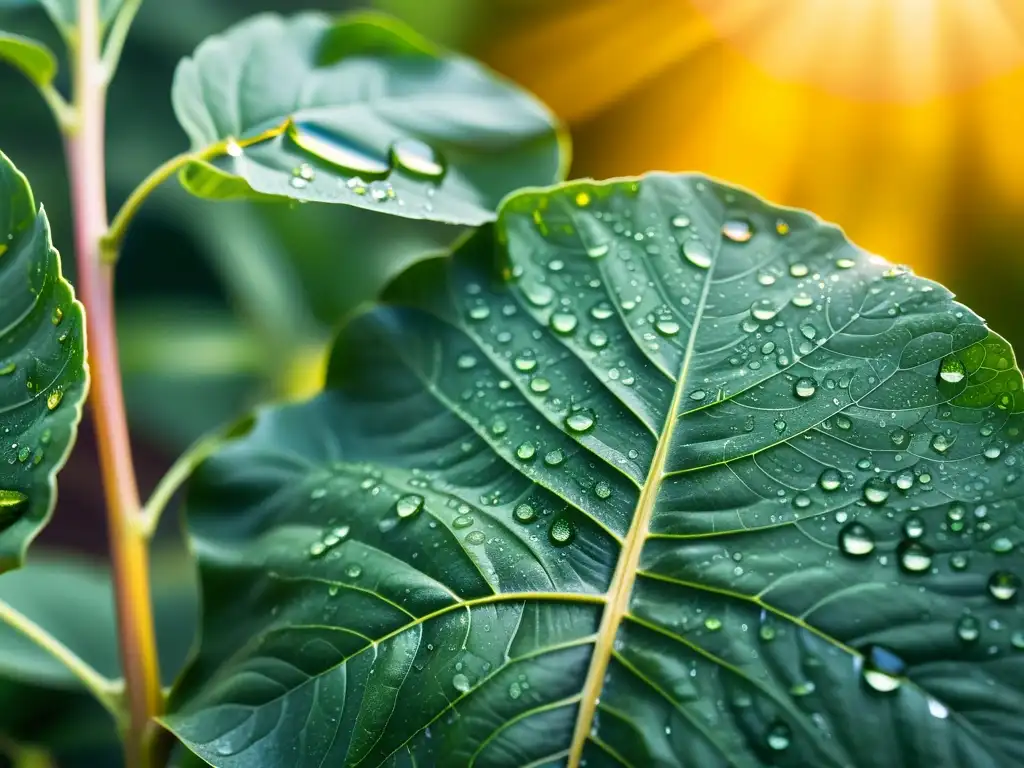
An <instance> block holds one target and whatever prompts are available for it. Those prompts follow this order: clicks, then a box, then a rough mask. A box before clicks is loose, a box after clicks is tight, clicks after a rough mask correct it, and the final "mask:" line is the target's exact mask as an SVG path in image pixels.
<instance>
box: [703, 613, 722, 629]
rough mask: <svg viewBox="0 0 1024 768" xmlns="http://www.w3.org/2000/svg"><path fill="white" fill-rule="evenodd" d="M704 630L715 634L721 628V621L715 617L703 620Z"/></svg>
mask: <svg viewBox="0 0 1024 768" xmlns="http://www.w3.org/2000/svg"><path fill="white" fill-rule="evenodd" d="M704 628H705V629H707V630H709V631H711V632H717V631H718V630H720V629H721V628H722V620H721V619H720V618H718V617H717V616H708V617H707V618H706V619H704Z"/></svg>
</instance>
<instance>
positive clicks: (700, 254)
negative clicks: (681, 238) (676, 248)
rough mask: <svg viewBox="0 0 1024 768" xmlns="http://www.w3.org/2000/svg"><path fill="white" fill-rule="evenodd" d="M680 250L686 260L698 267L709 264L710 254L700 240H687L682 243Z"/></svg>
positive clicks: (704, 267) (705, 267)
mask: <svg viewBox="0 0 1024 768" xmlns="http://www.w3.org/2000/svg"><path fill="white" fill-rule="evenodd" d="M682 251H683V256H685V257H686V260H687V261H688V262H690V263H691V264H693V266H695V267H697V268H698V269H707V268H708V267H710V266H711V254H710V253H708V249H707V248H705V247H704V244H703V243H702V242H701V241H700V240H687V241H686V242H685V243H683V247H682Z"/></svg>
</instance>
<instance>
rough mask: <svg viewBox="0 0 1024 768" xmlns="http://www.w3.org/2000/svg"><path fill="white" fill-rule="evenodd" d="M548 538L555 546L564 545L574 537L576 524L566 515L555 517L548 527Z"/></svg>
mask: <svg viewBox="0 0 1024 768" xmlns="http://www.w3.org/2000/svg"><path fill="white" fill-rule="evenodd" d="M548 538H549V539H550V540H551V543H552V544H554V545H555V546H556V547H564V546H567V545H569V544H571V543H572V541H573V539H575V538H576V526H575V525H574V524H573V523H572V521H571V520H569V518H567V517H556V518H555V519H554V520H553V521H552V522H551V527H550V528H549V529H548Z"/></svg>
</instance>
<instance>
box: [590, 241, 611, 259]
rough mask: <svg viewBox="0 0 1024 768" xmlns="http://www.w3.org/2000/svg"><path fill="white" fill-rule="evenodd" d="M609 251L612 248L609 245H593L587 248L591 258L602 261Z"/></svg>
mask: <svg viewBox="0 0 1024 768" xmlns="http://www.w3.org/2000/svg"><path fill="white" fill-rule="evenodd" d="M609 250H611V247H610V246H609V245H608V243H600V244H598V245H592V246H590V247H589V248H587V256H589V257H590V258H592V259H600V258H601V257H602V256H607V255H608V251H609Z"/></svg>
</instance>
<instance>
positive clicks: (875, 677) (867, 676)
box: [861, 645, 907, 693]
mask: <svg viewBox="0 0 1024 768" xmlns="http://www.w3.org/2000/svg"><path fill="white" fill-rule="evenodd" d="M906 672H907V665H906V664H905V663H904V662H903V660H902V659H901V658H900V657H899V656H897V655H896V654H894V653H893V652H892V651H889V650H887V649H885V648H882V647H880V646H877V645H874V646H871V647H870V648H868V649H867V650H866V651H865V652H864V661H863V666H862V667H861V676H862V678H863V680H864V683H865V684H866V685H867V686H868V687H869V688H870V689H871V690H873V691H877V692H878V693H893V692H894V691H896V690H898V689H899V687H900V684H901V683H902V678H903V677H904V675H906Z"/></svg>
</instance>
